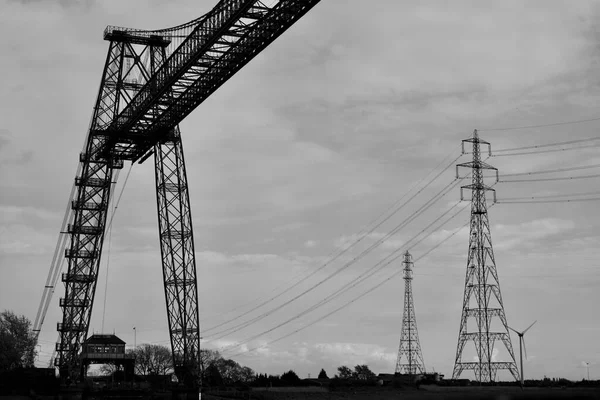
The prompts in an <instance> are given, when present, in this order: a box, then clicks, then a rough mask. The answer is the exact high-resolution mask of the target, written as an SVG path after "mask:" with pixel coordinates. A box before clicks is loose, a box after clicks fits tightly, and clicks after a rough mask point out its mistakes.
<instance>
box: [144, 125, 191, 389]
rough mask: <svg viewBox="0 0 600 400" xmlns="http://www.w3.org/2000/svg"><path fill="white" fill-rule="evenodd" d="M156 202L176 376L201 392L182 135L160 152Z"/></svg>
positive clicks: (158, 149)
mask: <svg viewBox="0 0 600 400" xmlns="http://www.w3.org/2000/svg"><path fill="white" fill-rule="evenodd" d="M154 165H155V176H156V199H157V206H158V226H159V237H160V250H161V256H162V268H163V280H164V289H165V297H166V302H167V318H168V322H169V334H170V338H171V348H172V350H173V361H174V366H175V373H176V375H177V378H178V380H179V382H182V383H184V384H185V386H188V387H197V384H198V361H199V352H200V328H199V324H198V291H197V286H196V259H195V255H194V235H193V232H192V215H191V212H190V199H189V194H188V184H187V177H186V172H185V163H184V158H183V147H182V145H181V136H180V134H179V129H178V128H176V129H175V130H174V131H173V132H171V133H170V135H169V137H168V139H167V141H165V142H162V143H159V144H157V145H156V146H155V147H154Z"/></svg>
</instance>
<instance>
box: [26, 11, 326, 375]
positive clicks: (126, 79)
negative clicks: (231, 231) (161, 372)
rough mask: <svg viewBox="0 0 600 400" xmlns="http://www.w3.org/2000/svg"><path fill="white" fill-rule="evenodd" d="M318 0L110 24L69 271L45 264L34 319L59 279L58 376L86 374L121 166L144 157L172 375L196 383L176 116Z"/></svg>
mask: <svg viewBox="0 0 600 400" xmlns="http://www.w3.org/2000/svg"><path fill="white" fill-rule="evenodd" d="M319 1H320V0H278V1H274V2H269V5H266V4H265V3H263V2H262V1H260V0H220V1H219V2H218V3H217V5H216V6H215V7H214V8H213V9H212V10H211V11H209V12H208V13H207V14H205V15H203V16H201V17H199V18H197V19H194V20H192V21H190V22H187V23H185V24H182V25H179V26H176V27H172V28H166V29H159V30H151V31H148V30H140V29H130V28H120V27H113V26H109V27H107V28H106V30H105V32H104V39H105V40H107V41H108V42H109V48H108V54H107V57H106V62H105V65H104V69H103V73H102V80H101V82H100V90H99V93H98V97H97V100H96V104H95V107H94V111H93V115H92V121H91V124H90V127H89V130H88V133H87V137H86V142H85V145H84V149H83V151H82V153H81V154H80V156H79V168H78V170H77V176H76V178H75V182H74V186H73V190H72V192H71V195H70V199H69V206H70V207H69V210H68V211H67V215H66V216H65V221H68V222H69V223H68V227H67V229H66V232H62V233H65V234H66V235H68V239H65V240H62V239H59V243H61V241H62V243H63V244H64V243H66V245H65V246H64V247H65V252H64V256H65V258H66V261H67V272H65V273H63V274H62V275H61V274H60V263H59V264H56V263H55V261H54V260H53V264H52V267H51V270H50V274H49V278H48V283H47V284H46V286H45V288H44V292H43V295H42V301H41V304H40V309H39V311H38V316H37V317H36V321H35V324H34V331H35V332H37V333H38V334H39V332H40V329H41V325H42V323H43V320H44V317H45V313H46V311H47V308H48V304H49V301H50V299H51V296H52V293H53V292H54V288H55V284H56V282H57V280H58V279H59V278H60V277H62V282H63V283H64V286H65V291H64V297H63V298H61V299H60V303H59V304H60V307H61V308H62V309H63V315H62V322H60V323H58V324H57V330H58V332H59V340H58V342H57V343H56V348H55V349H56V354H57V356H56V358H55V359H54V364H55V366H57V367H58V368H59V371H60V375H61V379H63V380H67V379H71V380H78V379H79V378H81V375H82V373H83V371H82V370H81V362H80V357H79V351H80V349H81V344H82V342H83V341H84V340H85V338H86V337H87V334H88V330H89V325H90V317H91V313H92V308H93V304H94V295H95V291H96V284H97V278H98V270H99V266H100V258H101V255H102V246H103V242H104V236H105V232H106V228H107V226H106V225H107V216H108V213H109V201H110V198H111V191H112V189H113V185H114V184H115V183H116V179H117V176H118V172H119V170H120V169H122V168H123V166H124V162H125V161H130V162H131V163H132V164H133V163H135V162H139V163H142V162H144V161H145V160H146V159H148V158H149V157H152V156H154V170H155V178H156V182H155V183H156V200H157V210H158V227H159V240H160V250H161V259H162V272H163V281H164V282H163V283H164V293H165V299H166V308H167V321H168V325H169V335H170V339H171V348H172V352H173V361H174V367H175V373H176V374H177V376H178V378H179V381H180V382H185V383H186V384H187V385H192V386H193V385H195V384H196V383H197V378H198V372H199V371H198V368H199V352H200V328H199V323H198V321H199V316H198V292H197V275H196V261H195V257H194V236H193V230H192V216H191V211H190V199H189V194H188V182H187V176H186V170H185V162H184V156H183V146H182V142H181V135H180V131H179V123H180V122H181V121H182V120H183V119H184V118H185V117H186V116H187V115H188V114H189V113H190V112H192V111H193V110H194V109H195V108H196V107H197V106H198V105H200V104H201V103H202V102H203V101H204V100H206V99H207V98H208V97H209V96H210V95H211V94H212V93H213V92H214V91H215V90H217V89H218V88H219V87H220V86H221V85H222V84H223V83H225V82H226V81H227V80H228V79H229V78H231V77H232V76H233V75H234V74H235V73H236V72H237V71H239V70H240V69H241V68H242V67H244V66H245V65H246V64H247V63H248V62H249V61H250V60H251V59H253V58H254V57H255V56H256V55H257V54H259V53H260V52H261V51H262V50H263V49H264V48H266V47H267V46H268V45H269V44H270V43H272V42H273V41H274V40H275V39H277V38H278V37H279V36H280V35H281V34H282V33H283V32H285V31H286V30H287V29H288V28H289V27H290V26H292V25H293V24H294V23H295V22H296V21H298V20H299V19H300V18H301V17H302V16H303V15H305V14H306V13H307V12H308V11H309V10H310V9H311V8H312V7H314V6H315V5H316V4H317V3H318V2H319ZM65 223H66V222H65ZM61 238H62V237H61ZM59 247H60V246H57V249H58V248H59ZM57 255H58V253H56V254H55V257H54V258H55V260H56V258H57ZM57 265H58V268H57V267H56V266H57ZM132 292H134V291H133V290H132Z"/></svg>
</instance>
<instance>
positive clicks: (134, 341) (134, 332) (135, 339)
mask: <svg viewBox="0 0 600 400" xmlns="http://www.w3.org/2000/svg"><path fill="white" fill-rule="evenodd" d="M136 349H137V331H136V330H135V326H134V327H133V350H136Z"/></svg>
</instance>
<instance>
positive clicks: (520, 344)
mask: <svg viewBox="0 0 600 400" xmlns="http://www.w3.org/2000/svg"><path fill="white" fill-rule="evenodd" d="M536 322H537V320H535V321H533V324H531V325H529V327H528V328H527V329H525V330H524V331H523V332H519V331H517V330H515V329H513V328H511V327H510V326H509V327H508V329H510V330H511V331H513V332H514V333H516V334H517V335H519V354H520V356H521V387H524V379H523V349H525V358H527V348H525V338H524V337H523V335H525V332H527V331H528V330H529V328H531V327H532V326H533V325H534V324H535V323H536Z"/></svg>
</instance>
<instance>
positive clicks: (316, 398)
mask: <svg viewBox="0 0 600 400" xmlns="http://www.w3.org/2000/svg"><path fill="white" fill-rule="evenodd" d="M246 396H250V398H251V399H261V400H276V399H277V400H279V399H281V400H392V399H402V400H429V399H431V400H434V399H451V400H459V399H468V400H469V399H494V400H521V399H523V400H528V399H600V388H567V389H553V388H525V390H521V389H520V388H518V387H483V388H479V387H438V386H422V387H421V388H420V389H419V390H416V389H413V388H410V389H409V388H406V389H394V388H360V389H354V390H352V389H344V390H338V391H331V392H294V391H260V392H252V393H246ZM202 397H203V400H216V399H223V398H224V397H213V396H210V395H203V396H202ZM245 398H248V397H245Z"/></svg>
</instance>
